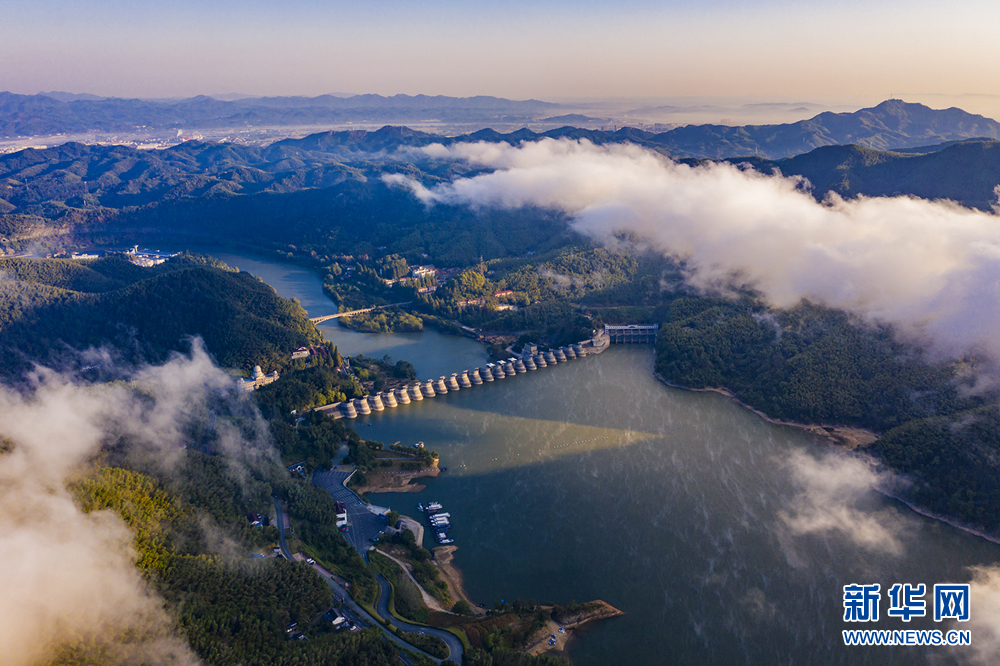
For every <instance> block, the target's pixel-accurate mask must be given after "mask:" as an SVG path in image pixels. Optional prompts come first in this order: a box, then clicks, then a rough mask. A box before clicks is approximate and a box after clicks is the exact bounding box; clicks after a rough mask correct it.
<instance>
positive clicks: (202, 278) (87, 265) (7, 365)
mask: <svg viewBox="0 0 1000 666" xmlns="http://www.w3.org/2000/svg"><path fill="white" fill-rule="evenodd" d="M0 274H2V275H3V276H4V284H3V286H4V288H3V290H0V334H2V342H0V368H2V372H3V373H4V374H6V375H8V376H16V375H19V374H21V373H22V372H24V370H26V369H28V368H30V363H31V362H32V361H41V362H44V363H47V364H49V365H53V366H56V367H62V366H63V365H64V363H69V364H70V366H71V367H72V364H73V362H74V361H76V362H79V361H78V358H79V357H78V355H77V354H74V353H73V350H82V349H86V348H88V347H95V348H100V347H107V348H109V349H114V350H115V354H117V355H120V357H121V360H123V361H126V362H130V363H139V362H157V361H162V360H164V359H165V358H166V357H167V355H168V354H169V353H170V352H171V351H181V350H184V349H186V348H188V347H189V345H190V339H191V338H192V337H195V336H198V337H200V338H201V339H202V340H204V342H205V345H206V346H207V348H208V350H209V351H210V352H211V353H212V354H213V355H214V356H215V358H216V360H217V361H218V363H219V364H220V365H223V366H226V367H232V368H239V369H241V370H243V371H249V370H252V369H253V367H254V366H255V365H260V366H261V367H262V368H263V369H264V370H265V371H270V370H273V369H278V368H284V367H285V366H286V365H288V363H289V362H290V360H289V356H290V354H291V351H292V350H294V349H295V348H296V347H298V346H301V345H308V344H310V343H311V342H314V341H318V339H319V333H318V332H317V331H316V329H315V327H314V326H313V325H312V323H311V322H309V320H308V319H307V318H306V314H305V311H304V310H303V309H302V308H301V307H300V306H299V305H298V304H297V303H295V302H293V301H288V300H286V299H283V298H281V297H279V296H278V295H277V293H275V291H274V289H273V288H272V287H270V286H269V285H267V284H264V283H263V282H261V281H260V280H258V279H257V278H255V277H253V276H252V275H249V274H247V273H240V272H237V271H234V270H231V269H228V267H224V266H220V265H219V263H218V262H209V261H207V260H205V259H204V258H199V257H194V256H191V255H179V256H177V257H174V258H173V259H170V260H169V261H167V262H166V263H164V264H161V265H159V266H155V267H153V268H141V267H139V266H136V265H134V264H132V263H130V262H129V261H128V260H127V259H126V258H125V257H124V256H123V255H112V256H108V257H105V258H103V259H97V260H84V261H70V260H64V259H11V258H7V259H0Z"/></svg>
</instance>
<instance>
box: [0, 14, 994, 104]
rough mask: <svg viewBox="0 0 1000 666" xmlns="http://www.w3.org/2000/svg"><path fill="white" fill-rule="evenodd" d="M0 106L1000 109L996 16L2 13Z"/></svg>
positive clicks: (0, 31)
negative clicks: (765, 104) (645, 104)
mask: <svg viewBox="0 0 1000 666" xmlns="http://www.w3.org/2000/svg"><path fill="white" fill-rule="evenodd" d="M0 16H3V20H2V21H0V90H10V91H13V92H20V93H33V92H38V91H42V90H66V91H70V92H92V93H96V94H101V95H115V96H127V97H132V96H144V97H167V96H182V95H183V96H188V95H195V94H219V93H228V92H242V93H249V94H273V95H293V94H301V95H318V94H322V93H325V92H374V93H381V94H394V93H410V94H415V93H426V94H444V95H458V96H465V95H475V94H490V95H498V96H503V97H511V98H519V99H523V98H529V97H535V98H541V99H555V98H562V97H617V96H629V97H645V96H648V97H664V96H685V95H686V96H740V97H747V96H754V97H760V98H762V99H783V100H788V101H797V100H805V99H809V100H815V101H823V100H841V101H847V102H850V101H852V100H857V101H858V103H868V102H875V101H878V100H880V99H884V98H886V97H888V96H889V94H890V93H896V94H901V93H907V92H910V93H917V92H936V93H942V94H947V95H957V94H963V93H973V94H981V95H995V94H1000V84H998V83H997V80H998V79H997V77H996V76H995V72H996V71H998V70H1000V48H997V40H996V37H995V26H996V25H997V24H998V21H997V19H998V18H1000V9H998V6H997V3H986V2H979V1H978V0H977V1H974V2H964V3H962V4H961V6H960V7H957V8H956V7H951V8H946V7H945V6H944V4H943V3H940V2H934V3H931V2H917V3H913V2H909V3H903V2H884V1H874V2H860V1H854V0H846V1H839V2H836V1H835V2H822V3H819V2H812V3H806V2H783V1H780V0H779V1H775V0H769V1H765V2H744V1H738V0H707V1H705V2H697V3H694V2H692V3H686V2H647V1H642V0H634V1H631V2H615V3H603V2H593V1H591V2H586V1H584V2H566V1H560V2H548V3H528V2H507V3H503V4H494V5H491V6H489V7H481V6H477V5H475V4H473V3H468V2H453V1H441V2H425V1H423V0H415V1H411V2H402V1H395V0H394V1H388V2H386V1H378V0H376V1H374V2H354V3H344V2H336V1H329V2H319V1H314V0H292V1H289V2H260V1H257V0H251V1H249V2H232V1H229V0H223V1H219V2H211V3H210V6H209V7H207V8H206V7H205V6H204V5H202V4H199V3H195V2H191V1H189V0H175V1H173V2H170V1H169V0H166V1H164V2H157V3H153V2H149V1H145V0H140V1H133V2H123V1H118V0H113V1H103V2H93V1H90V2H87V1H86V0H82V1H79V2H67V1H63V0H37V1H31V2H29V1H27V0H17V1H15V2H11V1H10V0H0Z"/></svg>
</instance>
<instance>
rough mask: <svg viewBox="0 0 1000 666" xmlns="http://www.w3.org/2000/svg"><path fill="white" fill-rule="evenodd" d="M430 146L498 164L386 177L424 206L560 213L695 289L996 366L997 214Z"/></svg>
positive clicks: (641, 158)
mask: <svg viewBox="0 0 1000 666" xmlns="http://www.w3.org/2000/svg"><path fill="white" fill-rule="evenodd" d="M423 151H424V152H425V153H426V154H427V155H432V156H434V157H438V158H441V157H451V158H453V159H461V160H466V161H468V162H470V163H473V164H476V165H481V166H485V167H491V168H494V169H495V170H494V171H492V172H491V173H486V174H481V175H477V176H474V177H471V178H461V179H457V180H455V181H453V182H451V183H446V184H442V185H439V186H436V187H434V188H431V189H428V188H425V187H423V186H422V185H420V184H419V183H416V182H414V181H412V180H410V179H407V178H406V177H404V176H398V175H396V176H391V177H387V179H386V180H387V182H390V183H396V184H402V185H406V186H408V187H410V188H412V189H413V191H414V193H415V194H416V196H418V197H419V198H420V199H421V200H423V201H425V202H427V203H434V202H442V203H449V204H467V205H473V206H503V207H509V208H516V207H520V206H542V207H549V208H554V209H558V210H561V211H564V212H565V213H567V214H569V215H571V216H572V217H573V225H574V226H575V228H576V229H577V230H579V231H581V232H583V233H585V234H587V235H590V236H592V237H594V238H599V239H604V240H607V241H609V242H610V241H611V239H612V237H613V235H614V234H615V233H617V232H626V231H628V232H634V233H637V234H639V235H640V236H642V237H644V238H646V239H647V241H648V242H649V243H650V245H651V246H652V247H654V248H656V249H658V250H659V251H662V252H663V253H665V254H667V255H669V256H671V257H675V258H678V259H682V260H684V261H685V262H686V265H687V267H688V268H689V270H690V273H689V275H688V279H689V281H690V282H691V283H692V284H694V285H696V286H699V287H703V288H709V287H720V286H723V285H726V284H729V283H731V282H733V281H735V282H737V283H741V284H747V285H753V286H754V287H756V288H757V289H759V290H760V291H761V293H762V294H763V295H764V296H765V297H766V298H767V299H768V300H769V301H770V302H771V303H772V304H774V305H776V306H782V307H786V306H791V305H795V304H796V303H798V302H799V301H800V300H801V299H804V298H805V299H809V300H811V301H813V302H816V303H820V304H824V305H828V306H830V307H835V308H842V309H846V310H850V311H853V312H856V313H858V314H860V315H862V316H864V317H866V318H868V319H869V320H872V321H880V322H885V323H889V324H893V325H895V326H896V327H897V328H898V330H899V331H900V332H901V333H903V334H904V335H907V336H909V337H911V338H912V339H915V340H920V341H926V342H928V343H930V344H931V346H932V348H933V349H934V350H936V351H938V352H940V353H943V354H949V355H957V354H962V353H965V352H968V351H970V350H972V351H985V352H987V353H989V354H990V355H991V356H992V357H993V358H994V359H1000V337H997V336H996V335H995V332H996V331H997V330H998V329H1000V307H998V304H1000V219H998V217H997V216H996V215H994V214H990V213H984V212H981V211H974V210H969V209H966V208H962V207H961V206H958V205H957V204H954V203H950V202H930V201H925V200H921V199H916V198H912V197H893V198H860V199H857V200H851V201H844V200H842V199H840V198H838V197H836V196H831V197H829V198H828V199H827V200H826V202H825V203H822V204H820V203H817V202H816V201H815V200H814V199H813V198H812V196H810V195H809V194H808V193H806V192H804V191H802V181H801V179H797V178H785V177H780V176H765V175H761V174H758V173H755V172H748V171H742V170H740V169H738V168H736V167H734V166H731V165H728V164H711V165H706V166H698V167H691V166H686V165H682V164H677V163H674V162H672V161H670V160H669V159H666V158H663V157H661V156H659V155H657V154H654V153H652V152H650V151H647V150H644V149H642V148H640V147H637V146H633V145H628V144H626V145H620V144H616V145H609V146H595V145H593V144H591V143H589V142H587V141H579V142H576V141H567V140H552V139H545V140H542V141H538V142H533V143H526V144H523V145H521V146H517V147H514V146H510V145H507V144H495V143H474V144H457V145H454V146H450V147H443V146H440V145H436V146H429V147H427V148H424V149H423Z"/></svg>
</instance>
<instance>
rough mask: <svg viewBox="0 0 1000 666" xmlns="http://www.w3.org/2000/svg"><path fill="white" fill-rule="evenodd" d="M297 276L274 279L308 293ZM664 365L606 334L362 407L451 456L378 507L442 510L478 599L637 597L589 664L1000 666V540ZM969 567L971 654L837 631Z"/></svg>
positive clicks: (439, 347) (471, 351)
mask: <svg viewBox="0 0 1000 666" xmlns="http://www.w3.org/2000/svg"><path fill="white" fill-rule="evenodd" d="M231 259H233V260H232V261H230V259H226V261H227V262H228V263H231V264H233V265H239V266H241V268H244V269H245V270H251V269H250V268H247V267H246V266H245V265H244V264H245V263H246V262H243V263H241V262H240V261H238V260H237V259H238V257H235V256H231ZM267 263H268V264H269V265H271V267H272V268H273V270H274V275H280V274H281V271H285V270H288V268H287V266H284V265H282V264H278V263H277V262H267ZM264 268H265V267H264V266H259V267H258V268H257V270H258V271H260V272H258V273H257V274H258V275H261V276H262V277H265V279H267V276H266V275H265V271H264ZM252 272H253V271H252ZM313 279H314V280H315V278H313ZM268 281H269V282H270V281H271V280H270V279H268ZM316 283H318V280H317V281H316ZM272 284H275V283H272ZM291 284H294V282H293V281H288V282H285V283H284V284H283V285H279V284H275V286H276V287H277V288H278V291H279V293H282V295H285V296H298V297H299V298H300V300H303V303H304V304H305V299H304V294H307V293H308V292H302V295H300V293H293V290H289V289H290V287H289V285H291ZM307 307H308V306H307ZM310 310H311V308H310ZM311 314H312V311H311ZM314 316H315V315H314ZM324 334H325V335H327V337H328V338H329V339H331V340H333V341H334V342H335V343H337V344H342V345H343V346H344V347H346V346H347V342H345V341H346V340H352V341H353V343H352V344H358V345H359V347H356V348H355V349H353V350H352V353H357V352H359V351H360V352H364V353H365V354H368V355H372V356H375V355H378V354H380V353H384V352H382V351H381V350H382V349H385V340H386V338H391V337H399V338H401V339H404V340H411V339H413V338H411V336H408V335H404V336H379V335H375V336H367V335H359V334H356V333H353V332H346V331H345V330H344V329H340V328H333V329H325V330H324ZM366 342H367V345H368V346H367V347H365V344H366ZM401 349H405V350H407V351H408V352H410V353H412V355H411V356H407V355H406V353H405V352H403V351H401V352H399V355H398V356H397V355H396V353H394V354H393V355H394V357H395V358H402V359H405V360H409V361H411V362H413V363H414V364H415V365H416V367H417V370H418V373H419V374H420V376H421V377H424V376H425V375H426V376H438V375H440V374H446V373H447V374H450V373H451V372H455V371H460V370H463V369H467V368H469V367H474V366H475V365H481V364H482V362H481V361H479V362H474V363H470V362H468V359H470V358H476V357H477V356H479V355H482V353H483V352H482V348H481V346H480V345H478V344H477V343H475V342H473V341H472V340H468V339H465V338H454V337H450V336H444V335H441V334H439V333H437V332H435V331H431V330H429V331H425V332H424V333H423V334H420V336H419V338H418V342H417V343H410V344H409V345H408V346H406V347H401ZM480 357H481V356H480ZM449 359H454V362H453V363H450V364H449ZM652 369H653V352H652V349H651V348H650V347H649V346H647V345H642V346H639V345H636V346H627V345H623V346H615V347H612V348H611V349H610V350H609V351H607V352H605V353H604V354H602V355H600V356H594V357H588V358H585V359H580V360H575V361H571V362H569V363H565V364H559V365H557V366H555V367H549V368H545V369H541V370H537V371H534V372H529V373H527V374H521V375H517V376H516V377H514V378H508V379H503V380H499V381H494V382H491V383H488V384H484V385H482V386H477V387H474V388H471V389H463V390H461V391H459V392H458V393H449V394H447V395H444V396H438V397H435V398H433V399H429V400H423V401H421V402H414V403H411V404H410V405H405V406H400V407H399V408H397V409H390V410H386V411H384V412H381V413H375V414H373V415H371V416H368V417H361V418H359V419H356V420H354V421H351V422H350V425H352V426H353V427H355V428H356V429H357V430H358V431H359V433H360V434H361V435H362V437H364V438H366V439H377V440H381V441H384V442H387V443H392V442H396V441H399V442H400V443H402V444H411V445H412V444H414V443H416V442H417V441H423V442H425V444H426V445H427V446H428V447H429V448H431V449H433V450H436V451H438V452H439V453H440V454H441V464H442V465H446V466H448V468H449V469H448V471H447V472H445V473H443V474H442V475H441V476H440V477H438V478H437V479H433V480H430V481H428V482H427V484H426V485H427V489H426V490H425V491H423V492H421V493H393V494H379V495H374V496H373V497H372V499H373V501H374V502H375V503H377V504H380V505H383V506H390V507H391V508H394V509H396V510H398V511H401V512H403V513H405V514H408V515H417V510H416V504H417V503H418V502H426V501H428V500H438V501H440V502H442V503H443V504H444V505H445V506H446V508H447V510H448V511H449V512H450V513H451V514H452V516H453V519H452V523H453V526H454V527H453V529H452V533H453V536H454V538H455V545H457V546H458V547H459V550H458V551H457V553H456V564H457V565H458V566H459V567H460V568H461V570H462V572H463V574H464V575H465V582H466V587H467V588H468V590H469V593H470V594H471V596H472V598H473V599H474V600H476V601H478V602H481V603H485V604H486V605H487V606H491V605H492V604H493V602H495V601H497V600H500V599H506V600H508V601H512V600H514V599H516V598H521V599H523V600H525V601H527V600H529V599H535V600H536V601H539V602H556V603H568V602H569V601H571V600H575V601H577V602H584V601H589V600H592V599H603V600H605V601H607V602H609V603H611V604H612V605H614V606H616V607H618V608H620V609H622V610H624V611H625V612H626V613H627V615H626V616H624V617H621V618H615V619H613V620H609V621H605V622H601V623H598V624H597V625H594V626H592V627H588V628H587V629H586V630H585V631H584V632H583V633H582V634H581V635H580V636H579V638H577V639H575V641H574V643H573V648H572V654H571V656H572V657H573V659H574V662H575V663H576V664H578V665H580V666H597V665H605V664H618V663H622V664H624V663H649V664H657V663H684V664H760V665H765V664H766V665H770V664H778V663H795V664H808V663H824V664H904V663H905V664H923V663H928V664H939V663H972V662H976V663H984V664H986V663H992V660H993V659H994V658H995V656H996V647H997V645H998V642H997V634H996V632H995V625H996V622H997V617H1000V604H998V603H997V602H996V600H997V599H1000V593H998V592H997V590H1000V580H998V579H1000V577H998V576H997V575H996V570H995V569H994V568H993V567H992V566H991V565H993V563H994V562H996V561H997V560H998V559H1000V546H997V545H994V544H992V543H989V542H987V541H985V540H983V539H980V538H977V537H974V536H971V535H969V534H966V533H964V532H962V531H960V530H957V529H955V528H952V527H950V526H948V525H945V524H943V523H940V522H937V521H934V520H931V519H928V518H924V517H922V516H919V515H917V514H915V513H914V512H912V511H910V510H909V509H908V508H906V507H904V506H902V505H901V504H899V503H897V502H895V501H893V500H890V499H887V498H885V497H884V496H882V495H880V494H879V493H878V492H877V491H876V488H878V487H879V486H880V485H881V484H882V483H884V482H885V480H886V479H885V475H884V472H880V471H878V470H877V469H875V468H874V467H872V466H871V465H870V464H869V463H868V462H866V461H865V460H864V459H863V458H858V457H855V456H852V455H849V454H846V453H844V452H841V451H839V450H837V449H835V448H833V447H831V446H829V445H827V444H825V443H817V442H815V441H813V440H812V439H811V438H809V437H808V436H806V435H805V434H804V433H802V432H801V431H799V430H796V429H792V428H787V427H780V426H774V425H771V424H768V423H766V422H764V421H763V420H761V419H760V418H758V417H757V416H755V415H754V414H752V413H750V412H748V411H747V410H745V409H743V408H741V407H739V406H737V405H736V404H734V403H733V402H732V401H730V400H729V399H727V398H725V397H723V396H721V395H718V394H713V393H694V392H686V391H681V390H676V389H670V388H668V387H666V386H664V385H662V384H660V383H659V382H657V381H656V380H655V379H654V378H653V376H652ZM369 424H370V425H369ZM426 545H428V546H430V545H433V544H432V543H427V544H426ZM971 567H979V568H977V569H972V568H971ZM970 580H973V581H974V587H973V602H972V608H973V619H974V620H977V621H976V622H973V623H970V625H969V626H963V627H961V628H963V629H966V628H968V629H972V630H973V643H974V646H975V649H966V648H940V649H928V648H846V647H844V645H843V640H842V636H841V631H842V630H843V629H845V628H856V627H852V626H848V625H846V624H845V623H844V622H843V621H842V617H843V603H842V599H843V596H842V587H843V586H844V585H846V584H850V583H880V584H881V585H882V590H883V591H884V590H887V589H888V587H889V586H891V585H892V584H894V583H896V582H900V583H912V584H919V583H924V584H926V585H928V587H929V588H930V587H932V586H933V584H934V583H942V582H967V581H970ZM887 604H888V600H887V598H885V595H883V606H882V615H883V619H882V620H880V621H879V622H878V623H877V624H875V625H871V626H870V627H866V628H877V629H903V628H906V629H921V628H923V629H950V628H952V626H950V625H947V624H944V623H934V622H933V621H932V620H928V619H926V618H925V619H923V620H921V619H914V620H913V621H911V622H910V623H909V624H907V625H904V624H903V623H902V622H899V621H897V620H891V619H887V618H886V617H885V609H886V608H887ZM929 606H930V604H929ZM977 637H978V638H979V639H980V640H979V643H977Z"/></svg>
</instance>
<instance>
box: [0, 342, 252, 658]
mask: <svg viewBox="0 0 1000 666" xmlns="http://www.w3.org/2000/svg"><path fill="white" fill-rule="evenodd" d="M133 377H134V380H135V383H134V384H131V385H128V384H125V383H118V384H111V385H99V386H88V385H85V384H82V383H79V382H76V381H73V380H72V379H71V378H68V377H65V376H62V375H59V374H56V373H53V372H51V371H46V370H40V371H38V372H37V374H36V376H35V378H34V382H33V386H32V387H31V389H29V390H26V391H23V392H15V391H13V390H10V389H7V388H3V387H0V414H3V418H2V419H0V441H3V442H4V444H5V446H6V447H8V448H11V450H9V451H8V452H6V453H2V454H0V552H3V554H4V555H3V566H2V567H0V590H3V593H2V594H0V645H2V646H3V663H4V664H10V665H11V666H29V665H32V664H38V663H44V662H45V661H46V660H47V659H50V658H51V657H52V656H53V654H54V653H56V652H58V651H59V650H62V649H65V648H67V647H72V646H74V645H83V646H90V647H94V646H98V647H99V648H100V649H101V650H103V651H104V652H103V655H102V663H108V664H140V663H141V664H150V665H154V666H160V665H163V666H166V665H170V666H181V665H187V664H195V663H197V662H198V660H197V658H196V657H195V656H194V655H193V654H191V652H190V650H189V648H188V647H187V645H186V644H185V643H184V641H183V640H181V639H180V638H178V637H177V636H176V635H175V633H174V630H173V625H172V621H171V620H170V618H169V617H168V616H167V614H166V613H165V612H164V610H163V604H162V600H161V599H159V598H158V597H156V596H155V594H153V593H152V592H151V591H150V590H149V588H148V586H147V585H146V583H145V582H144V580H143V579H142V578H141V576H140V575H139V573H138V571H137V570H136V568H135V566H134V565H133V562H134V552H133V550H132V545H131V543H132V535H131V533H130V532H129V531H128V529H127V528H126V526H125V525H124V524H123V523H122V521H121V520H120V519H119V518H118V517H117V515H115V514H113V513H111V512H108V511H98V512H93V513H90V514H84V513H82V512H81V511H80V509H79V507H78V506H77V504H76V503H75V502H74V499H73V497H72V494H71V492H70V491H69V490H68V489H67V482H68V481H69V480H71V479H72V478H73V476H74V474H76V473H78V472H79V471H80V470H81V469H82V468H84V467H85V466H86V465H87V464H88V463H89V462H90V461H91V460H92V458H93V456H94V455H95V454H97V453H98V451H100V449H101V447H102V445H103V444H105V443H107V442H109V441H115V440H119V439H120V438H122V437H125V438H127V439H128V440H129V442H130V446H131V447H133V448H134V450H135V451H137V452H141V455H143V456H147V457H148V459H150V460H152V461H154V462H155V463H156V464H159V465H162V466H165V468H166V469H169V468H170V467H171V466H172V465H173V464H174V463H175V462H176V461H177V459H178V457H179V456H180V455H182V452H183V449H184V447H185V446H186V445H187V444H189V443H190V442H191V433H192V432H195V431H197V429H196V428H193V427H192V426H193V424H198V423H201V424H204V423H211V422H212V421H213V418H212V416H211V414H210V409H211V408H210V405H212V404H213V403H215V404H218V401H220V400H228V399H230V398H231V399H235V397H234V396H232V393H233V382H232V380H231V378H230V377H228V376H227V375H226V374H225V373H223V372H222V371H221V370H219V369H218V368H216V367H215V366H214V365H213V364H212V361H211V359H210V358H209V356H208V354H207V353H206V352H205V351H204V349H203V347H202V346H201V345H200V343H198V342H195V344H194V346H193V351H192V353H191V354H190V355H189V356H177V357H175V358H173V359H172V360H171V361H169V362H168V363H166V364H164V365H162V366H158V367H150V368H146V369H142V370H139V371H137V372H136V373H134V375H133ZM227 396H229V397H228V398H227ZM234 404H238V403H234ZM237 408H238V407H237ZM211 427H212V428H213V432H214V435H213V437H212V445H213V447H215V449H216V450H217V451H220V452H228V453H230V454H231V455H229V456H227V458H228V459H230V460H231V461H232V466H233V468H234V470H238V469H239V468H241V467H242V466H243V465H244V464H245V463H247V462H252V461H253V460H254V459H259V458H262V457H267V456H269V455H271V449H270V448H269V447H267V446H263V445H262V444H256V445H255V444H254V443H253V442H248V441H247V440H246V438H244V437H243V436H242V435H241V434H240V432H239V431H237V429H236V428H235V427H230V426H227V425H226V424H225V423H224V420H223V419H218V420H217V421H216V422H215V423H214V424H213V425H212V426H211ZM260 441H261V442H266V440H260Z"/></svg>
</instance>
